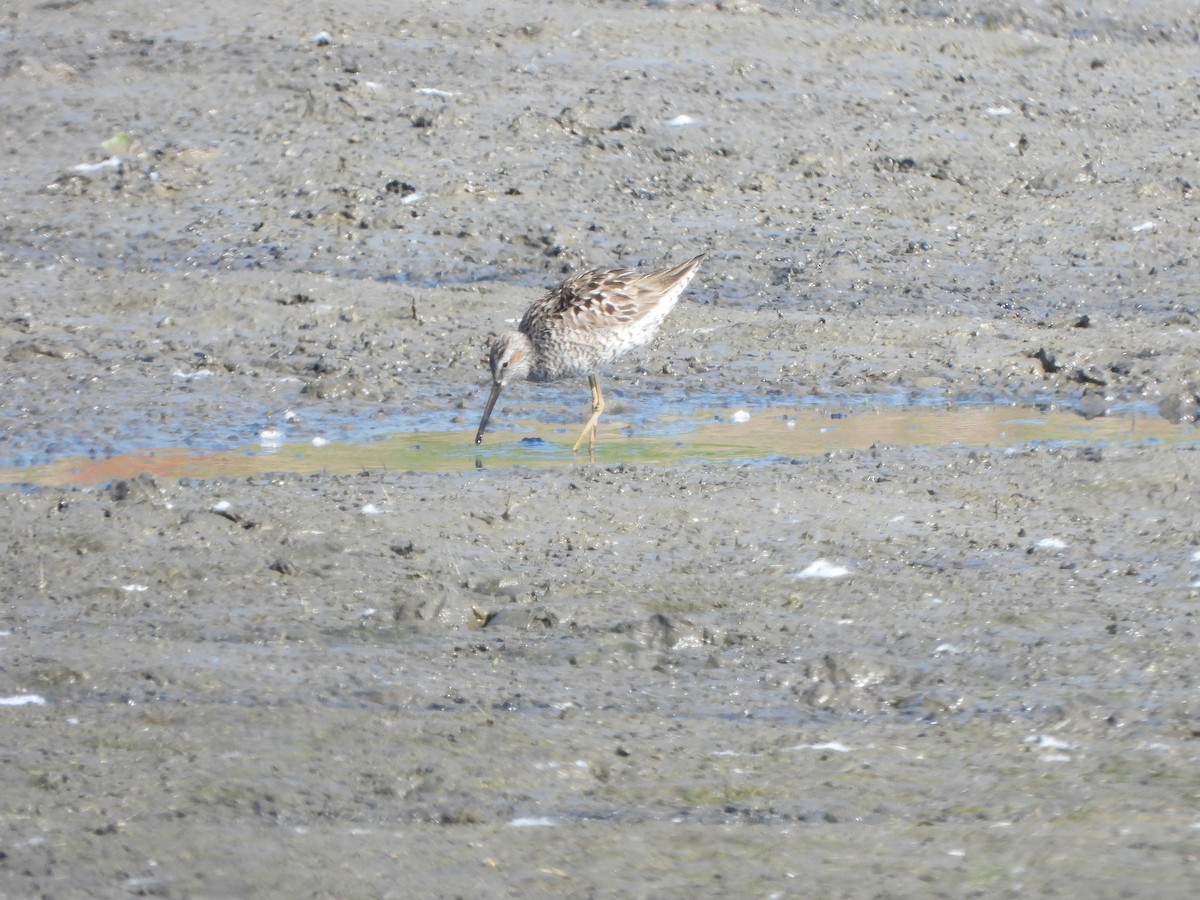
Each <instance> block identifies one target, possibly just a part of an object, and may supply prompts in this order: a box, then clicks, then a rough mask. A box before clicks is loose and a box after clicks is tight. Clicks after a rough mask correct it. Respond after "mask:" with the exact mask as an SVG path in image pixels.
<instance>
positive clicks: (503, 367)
mask: <svg viewBox="0 0 1200 900" xmlns="http://www.w3.org/2000/svg"><path fill="white" fill-rule="evenodd" d="M500 368H502V369H507V368H508V360H507V359H506V360H505V361H504V362H502V363H500Z"/></svg>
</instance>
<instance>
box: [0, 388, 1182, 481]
mask: <svg viewBox="0 0 1200 900" xmlns="http://www.w3.org/2000/svg"><path fill="white" fill-rule="evenodd" d="M510 424H512V423H511V422H510ZM516 424H517V425H519V426H520V428H519V430H518V431H497V432H494V433H490V434H489V435H488V436H487V438H486V440H485V442H484V444H483V446H482V447H478V448H477V447H476V446H475V444H474V433H473V432H472V431H471V430H470V429H469V428H464V429H462V430H459V431H410V432H403V433H399V434H393V435H390V436H388V437H386V438H384V439H381V440H375V441H356V442H339V441H324V440H323V439H321V438H317V439H315V440H309V441H305V442H303V443H287V442H283V443H278V444H273V445H272V446H271V447H270V448H269V452H264V447H263V446H262V445H261V444H258V445H255V446H253V447H247V448H241V449H236V450H226V451H193V450H187V449H181V448H166V449H162V450H155V451H148V452H138V453H130V454H123V455H111V456H107V457H104V458H100V459H97V458H90V457H64V458H61V459H57V460H54V461H52V462H50V463H46V464H44V465H37V466H29V467H25V468H14V467H9V468H0V482H2V483H7V484H34V485H47V486H66V485H87V484H102V483H105V482H111V481H116V480H119V479H123V478H131V477H133V476H135V475H138V474H140V473H143V472H145V473H150V474H153V475H156V476H160V477H163V478H166V479H179V478H197V479H212V478H223V477H244V476H248V475H263V474H266V473H272V472H280V473H283V472H288V473H295V474H312V473H318V472H331V473H357V472H364V471H369V472H381V471H383V472H386V471H419V472H466V471H471V470H474V469H477V468H480V469H490V470H503V469H505V468H508V467H511V466H517V465H520V466H556V465H567V464H573V463H582V462H585V461H586V459H587V457H586V454H583V455H576V454H572V453H571V450H570V448H571V444H572V443H573V434H574V433H573V431H572V429H573V428H574V427H575V426H574V423H571V424H569V425H554V424H550V425H548V424H545V423H540V422H519V423H516ZM1198 440H1200V432H1198V431H1197V428H1196V426H1195V425H1192V424H1177V423H1172V422H1168V421H1166V420H1165V419H1163V418H1161V417H1158V416H1152V415H1144V414H1134V413H1123V414H1113V415H1109V416H1106V417H1103V418H1097V419H1085V418H1083V417H1082V416H1080V415H1078V414H1077V413H1074V412H1069V411H1064V410H1049V411H1046V410H1038V409H1034V408H1031V407H1015V406H962V407H952V408H943V409H932V408H929V407H895V406H886V407H861V406H860V407H855V408H854V409H853V410H852V411H846V409H845V408H842V409H839V410H829V409H811V408H787V409H764V408H755V409H736V408H731V409H720V410H706V411H703V412H702V413H701V414H699V415H697V416H694V417H688V418H682V417H681V418H674V419H668V420H665V421H661V422H656V423H653V424H652V426H650V427H646V428H641V427H639V428H634V427H632V426H629V425H627V424H624V423H622V422H620V421H619V420H615V419H614V420H612V421H606V422H605V427H603V428H602V430H601V434H600V442H599V444H598V446H597V448H596V461H597V463H600V464H612V463H619V462H638V463H654V464H681V463H690V462H700V461H707V462H718V461H753V460H767V459H773V458H793V457H805V456H815V455H819V454H823V453H827V452H829V451H832V450H852V449H865V448H868V447H871V446H873V445H876V444H880V445H895V446H924V447H946V446H963V447H1014V446H1021V445H1025V444H1030V443H1055V444H1063V443H1089V444H1095V443H1112V442H1134V443H1136V442H1145V441H1162V442H1167V443H1192V442H1197V441H1198Z"/></svg>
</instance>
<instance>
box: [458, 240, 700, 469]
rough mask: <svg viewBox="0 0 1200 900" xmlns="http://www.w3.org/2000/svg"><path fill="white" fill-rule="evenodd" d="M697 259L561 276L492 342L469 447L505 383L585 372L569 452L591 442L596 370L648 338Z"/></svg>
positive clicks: (599, 398)
mask: <svg viewBox="0 0 1200 900" xmlns="http://www.w3.org/2000/svg"><path fill="white" fill-rule="evenodd" d="M703 259H704V254H703V253H701V254H700V255H699V256H695V257H693V258H691V259H689V260H688V261H687V262H684V263H680V264H679V265H677V266H672V267H671V268H668V269H660V270H658V271H655V272H637V271H634V270H633V269H593V270H591V271H588V272H582V273H580V274H579V275H575V276H574V277H572V278H568V279H567V280H566V281H564V282H563V283H562V284H560V285H559V286H558V287H556V288H555V289H554V290H552V291H551V292H550V293H548V294H547V295H546V296H545V297H543V298H542V299H541V300H539V301H538V302H537V303H535V304H533V306H531V307H529V310H528V311H527V312H526V313H525V315H524V316H523V317H522V318H521V322H520V324H519V325H518V326H517V330H516V331H511V332H509V333H508V334H504V335H501V336H500V337H499V338H497V339H496V342H495V343H494V344H493V345H492V352H491V360H490V362H491V369H492V392H491V395H490V396H489V397H488V402H487V406H486V407H485V408H484V411H483V418H482V419H481V420H480V422H479V431H478V432H476V434H475V443H477V444H479V443H482V441H483V430H484V429H485V428H486V427H487V423H488V419H489V418H491V415H492V408H493V407H494V406H495V405H496V399H497V398H498V397H499V396H500V391H501V389H502V388H503V387H504V386H505V385H506V384H508V383H509V382H511V381H520V380H521V379H528V380H529V381H556V380H558V379H559V378H569V377H572V376H578V375H586V376H588V382H589V383H590V385H591V388H592V417H591V419H589V420H588V423H587V425H585V426H584V429H583V432H582V433H581V434H580V435H579V440H577V441H576V442H575V446H574V448H573V449H575V450H578V449H579V445H580V444H582V443H583V439H584V438H585V437H587V438H588V439H589V441H588V447H589V449H593V448H594V447H595V445H596V422H597V421H598V420H599V418H600V413H601V412H603V411H604V397H603V395H602V394H601V393H600V378H599V371H600V369H601V368H603V367H604V366H605V365H607V364H609V363H611V362H612V361H613V360H615V359H617V358H618V357H619V356H621V355H622V354H624V353H627V352H629V351H630V350H633V349H635V348H637V347H641V346H644V345H645V344H648V343H649V342H650V341H651V340H653V338H654V335H655V333H656V332H657V331H658V327H659V326H660V325H661V324H662V322H663V319H665V318H666V317H667V313H669V312H670V311H671V310H672V308H674V306H675V304H676V302H678V300H679V297H680V296H681V295H682V294H683V291H684V288H686V287H687V285H688V282H690V281H691V280H692V277H693V276H694V275H695V274H696V270H697V269H698V268H699V267H700V263H701V261H702V260H703Z"/></svg>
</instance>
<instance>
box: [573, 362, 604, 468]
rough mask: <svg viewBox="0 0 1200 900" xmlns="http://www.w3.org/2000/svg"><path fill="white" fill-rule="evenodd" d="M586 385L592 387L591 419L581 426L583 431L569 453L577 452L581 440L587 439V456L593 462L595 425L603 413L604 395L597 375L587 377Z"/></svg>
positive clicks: (594, 454) (594, 455) (594, 457)
mask: <svg viewBox="0 0 1200 900" xmlns="http://www.w3.org/2000/svg"><path fill="white" fill-rule="evenodd" d="M588 384H590V385H591V387H592V417H591V418H590V419H588V422H587V424H586V425H584V426H583V431H581V432H580V433H579V440H577V441H576V442H575V446H574V447H572V448H571V452H572V453H574V452H575V451H577V450H578V449H579V445H580V444H582V443H583V439H584V438H587V439H588V455H589V456H590V457H591V458H592V461H593V462H594V461H595V459H596V423H597V422H598V421H600V413H602V412H604V394H602V393H601V392H600V377H599V376H598V375H589V376H588Z"/></svg>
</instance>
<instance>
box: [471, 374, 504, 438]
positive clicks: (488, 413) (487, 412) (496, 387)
mask: <svg viewBox="0 0 1200 900" xmlns="http://www.w3.org/2000/svg"><path fill="white" fill-rule="evenodd" d="M502 387H504V385H503V384H502V383H501V382H496V383H495V384H493V385H492V394H491V396H490V397H488V402H487V406H485V407H484V408H483V418H482V419H480V420H479V430H478V431H477V432H475V443H476V444H482V443H483V429H485V428H487V423H488V419H490V418H491V417H492V407H494V406H495V405H496V400H497V398H498V397H499V396H500V389H501V388H502Z"/></svg>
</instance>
